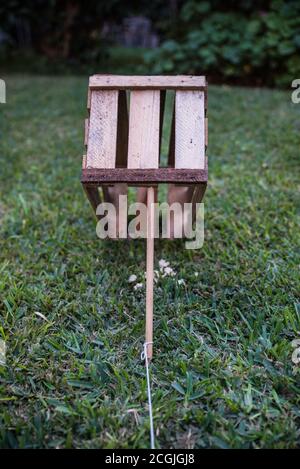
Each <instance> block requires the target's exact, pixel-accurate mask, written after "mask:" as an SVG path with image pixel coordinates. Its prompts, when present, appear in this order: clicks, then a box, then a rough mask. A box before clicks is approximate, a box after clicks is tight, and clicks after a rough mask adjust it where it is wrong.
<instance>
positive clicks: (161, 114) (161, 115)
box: [159, 90, 166, 160]
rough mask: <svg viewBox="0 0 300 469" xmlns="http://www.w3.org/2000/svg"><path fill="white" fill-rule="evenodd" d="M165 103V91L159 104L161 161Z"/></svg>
mask: <svg viewBox="0 0 300 469" xmlns="http://www.w3.org/2000/svg"><path fill="white" fill-rule="evenodd" d="M165 103H166V91H165V90H163V91H161V92H160V102H159V160H160V152H161V145H162V133H163V125H164V113H165Z"/></svg>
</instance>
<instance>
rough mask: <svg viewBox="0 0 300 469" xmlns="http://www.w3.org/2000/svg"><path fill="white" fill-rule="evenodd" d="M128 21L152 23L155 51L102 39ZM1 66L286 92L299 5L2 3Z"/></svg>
mask: <svg viewBox="0 0 300 469" xmlns="http://www.w3.org/2000/svg"><path fill="white" fill-rule="evenodd" d="M130 16H144V17H147V18H149V19H150V20H151V22H152V25H153V29H154V30H155V31H156V33H157V34H158V36H159V37H160V40H161V46H160V47H159V48H157V49H148V50H147V49H143V48H141V47H136V48H134V47H131V48H128V47H124V44H123V43H122V41H121V42H120V41H119V43H118V44H117V43H116V42H117V40H116V39H114V40H112V39H107V38H106V39H105V38H104V36H103V34H102V30H103V27H104V25H107V24H109V25H111V26H112V27H113V25H115V26H116V25H120V24H122V22H123V20H124V19H125V18H128V17H130ZM113 41H114V42H113ZM0 65H1V68H2V69H4V70H6V72H8V71H10V72H19V71H24V70H26V71H28V72H31V73H43V74H44V73H46V74H49V73H68V72H72V73H76V74H78V73H84V74H89V73H95V72H98V73H146V74H155V73H159V74H161V73H166V74H167V73H172V74H173V73H175V74H178V73H191V74H202V73H204V74H206V75H207V76H208V78H209V80H210V81H211V82H227V83H237V84H246V85H264V86H280V87H285V86H287V85H288V86H290V83H291V81H292V80H293V79H294V78H298V77H299V76H300V1H299V0H239V1H238V0H227V1H226V2H224V1H222V0H207V1H199V0H152V2H147V1H146V0H133V1H132V2H124V1H122V0H111V1H110V2H106V1H99V0H91V1H90V2H86V1H85V0H51V1H47V0H23V1H22V0H7V1H6V2H5V3H1V4H0Z"/></svg>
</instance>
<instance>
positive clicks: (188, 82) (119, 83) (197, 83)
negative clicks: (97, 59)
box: [89, 75, 206, 90]
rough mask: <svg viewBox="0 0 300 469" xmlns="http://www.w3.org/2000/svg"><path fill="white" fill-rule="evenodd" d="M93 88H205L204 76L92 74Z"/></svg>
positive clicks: (90, 85)
mask: <svg viewBox="0 0 300 469" xmlns="http://www.w3.org/2000/svg"><path fill="white" fill-rule="evenodd" d="M89 87H90V88H91V89H99V88H101V89H152V90H154V89H185V90H204V89H205V88H206V79H205V77H204V76H191V75H177V76H127V75H92V76H91V77H90V80H89Z"/></svg>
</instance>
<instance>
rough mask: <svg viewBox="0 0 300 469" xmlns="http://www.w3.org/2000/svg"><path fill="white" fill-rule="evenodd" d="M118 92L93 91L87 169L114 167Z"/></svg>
mask: <svg viewBox="0 0 300 469" xmlns="http://www.w3.org/2000/svg"><path fill="white" fill-rule="evenodd" d="M117 113H118V91H93V92H92V97H91V113H90V124H89V136H88V148H87V168H114V167H115V165H116V142H117V119H118V114H117Z"/></svg>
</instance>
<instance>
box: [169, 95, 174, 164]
mask: <svg viewBox="0 0 300 469" xmlns="http://www.w3.org/2000/svg"><path fill="white" fill-rule="evenodd" d="M168 166H170V167H171V168H174V167H175V101H174V105H173V111H172V122H171V131H170V142H169V153H168Z"/></svg>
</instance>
